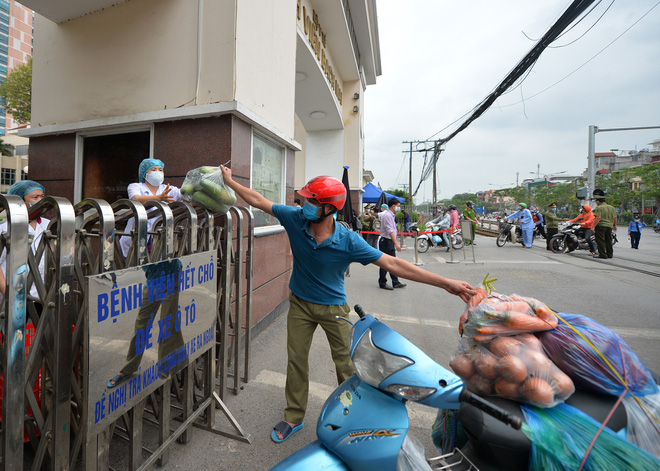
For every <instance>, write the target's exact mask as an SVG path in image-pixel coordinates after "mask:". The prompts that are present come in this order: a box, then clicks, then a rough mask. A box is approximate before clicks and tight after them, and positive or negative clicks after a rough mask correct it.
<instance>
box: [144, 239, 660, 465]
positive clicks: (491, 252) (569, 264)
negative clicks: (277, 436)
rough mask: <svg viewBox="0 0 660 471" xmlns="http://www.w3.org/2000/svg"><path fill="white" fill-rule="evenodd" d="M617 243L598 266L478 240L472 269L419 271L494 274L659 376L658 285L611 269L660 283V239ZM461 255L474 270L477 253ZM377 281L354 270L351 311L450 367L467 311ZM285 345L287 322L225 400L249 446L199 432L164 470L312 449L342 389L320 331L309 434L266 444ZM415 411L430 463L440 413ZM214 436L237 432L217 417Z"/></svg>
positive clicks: (259, 461) (423, 289)
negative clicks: (591, 327)
mask: <svg viewBox="0 0 660 471" xmlns="http://www.w3.org/2000/svg"><path fill="white" fill-rule="evenodd" d="M619 241H620V243H619V244H618V245H617V246H615V258H614V259H612V260H607V261H605V260H602V261H600V260H593V259H591V258H589V257H588V254H587V253H581V252H582V251H579V252H577V253H575V254H553V253H552V252H548V251H546V250H545V245H544V244H543V245H542V246H541V241H538V240H537V241H535V244H534V247H533V249H532V250H523V249H522V248H521V246H519V245H517V246H516V245H510V244H507V245H506V246H504V247H502V248H498V247H497V246H496V245H495V239H494V238H486V237H477V245H476V246H475V247H474V249H475V255H476V260H477V263H476V264H473V263H466V262H464V261H463V253H462V252H463V251H457V253H456V254H455V258H456V259H457V260H460V263H457V264H449V263H446V261H447V260H449V254H448V253H446V252H445V251H444V249H434V248H431V249H429V251H428V252H427V253H425V254H421V255H420V261H422V262H423V263H424V265H423V268H424V269H427V270H429V271H432V272H435V273H439V274H442V275H443V276H447V277H450V278H456V279H463V280H467V281H469V282H470V283H472V284H473V285H477V284H479V283H480V282H481V280H483V279H484V277H485V276H486V274H487V273H490V276H491V277H496V278H498V281H496V282H495V287H496V289H497V290H498V291H499V292H502V293H514V292H515V293H519V294H523V295H527V296H532V297H535V298H537V299H540V300H542V301H544V302H546V303H547V304H548V305H549V306H550V307H551V308H553V309H556V310H559V311H564V312H572V313H578V314H586V315H588V316H590V317H593V318H594V319H596V320H598V321H599V322H601V323H603V324H605V325H607V326H608V327H611V328H613V329H615V330H616V331H617V332H619V333H620V334H621V335H622V337H623V338H624V339H625V340H626V341H627V342H628V343H629V344H630V346H631V347H632V348H633V349H634V350H635V351H636V353H637V354H638V355H639V356H640V358H641V359H642V360H643V361H644V362H645V363H646V365H647V366H648V367H649V368H651V369H654V370H656V371H660V342H659V340H660V316H659V315H658V308H657V306H658V301H660V295H659V294H658V286H659V283H658V281H659V280H658V277H656V276H652V275H649V274H644V273H640V272H634V271H629V270H626V269H624V268H621V267H619V266H615V264H616V265H631V266H632V265H634V266H642V267H646V269H648V271H652V272H653V271H654V272H655V273H658V274H660V235H658V234H655V233H654V232H653V231H652V230H648V231H647V230H645V231H644V232H643V235H642V240H641V243H640V247H641V248H640V250H632V249H630V245H629V244H628V243H627V235H626V234H625V232H622V231H620V232H619ZM411 242H412V240H411V239H406V245H407V247H405V248H404V250H403V251H402V252H401V253H400V256H401V257H402V258H404V259H406V260H409V261H413V259H414V252H413V248H412V243H411ZM464 251H465V255H466V256H467V257H468V261H471V257H472V249H471V247H469V246H468V247H466V248H465V249H464ZM631 260H632V261H631ZM633 261H634V262H633ZM652 263H654V264H655V265H651V264H652ZM377 277H378V268H377V267H375V266H367V267H363V266H362V265H360V264H353V265H351V275H350V277H349V278H347V279H346V288H347V295H348V302H349V304H350V305H351V306H353V305H355V304H361V305H362V307H363V308H364V309H365V310H366V311H367V312H369V313H371V314H373V315H376V316H377V317H378V318H379V319H380V320H381V321H385V322H387V323H388V324H389V325H390V326H391V327H392V328H394V329H396V330H397V331H399V332H400V333H402V334H403V335H404V336H406V337H407V338H408V339H410V340H411V341H412V342H414V343H415V344H416V345H417V346H418V347H420V348H421V349H422V350H424V351H425V352H426V353H427V354H429V355H430V356H431V357H432V358H434V359H435V360H436V361H437V362H438V363H440V364H442V365H444V366H448V362H449V359H450V356H451V354H452V352H453V351H454V349H455V348H456V345H457V343H458V339H459V337H458V333H457V330H456V329H457V325H458V318H459V316H460V315H461V313H462V312H463V309H464V303H463V302H462V301H461V300H460V299H459V298H457V297H455V296H451V295H449V294H447V293H446V292H445V291H443V290H441V289H438V288H434V287H431V286H426V285H420V284H418V283H412V282H410V283H408V286H407V287H406V288H404V289H401V290H394V291H386V290H382V289H379V288H378V284H377ZM353 316H355V315H354V314H353ZM285 339H286V319H285V316H282V317H280V318H279V319H278V320H277V321H276V322H275V323H274V324H273V325H272V326H270V327H269V328H268V329H267V330H266V331H265V332H264V333H262V334H261V335H260V336H259V337H258V338H256V339H254V340H253V344H252V365H251V371H252V377H251V378H250V382H249V383H248V384H246V385H245V387H244V389H243V390H242V391H240V393H239V395H238V396H234V395H231V394H230V393H228V394H227V397H226V404H227V406H228V408H229V410H230V411H231V412H232V414H233V415H234V417H235V418H236V420H237V421H238V422H239V423H240V425H241V426H242V427H243V429H244V430H245V431H246V432H247V433H249V434H250V435H251V438H252V444H250V445H248V444H245V443H241V442H238V441H235V440H231V439H227V438H224V437H220V436H217V435H215V434H211V433H208V432H204V431H202V430H199V429H194V430H193V439H192V441H191V443H189V444H188V445H185V446H184V445H180V444H175V445H174V446H173V447H172V448H171V452H170V460H169V463H168V464H167V465H166V466H164V467H163V468H161V469H165V470H174V469H185V470H188V469H190V470H193V469H204V470H209V471H210V470H219V469H232V470H239V471H240V470H249V471H260V470H267V469H270V468H271V467H272V466H273V465H275V464H276V463H278V462H279V461H281V460H282V459H283V458H285V457H286V456H288V455H289V454H291V453H293V452H294V451H296V450H298V449H299V448H301V447H303V446H305V445H306V444H308V443H310V442H311V441H313V440H315V438H316V433H315V428H316V420H317V418H318V416H319V413H320V411H321V407H322V406H323V403H324V401H325V399H326V398H327V396H328V395H329V394H330V393H331V392H332V390H333V389H334V388H335V387H336V379H335V373H334V367H333V363H332V360H331V357H330V350H329V348H328V344H327V340H326V339H325V336H324V334H323V331H322V330H321V329H319V330H318V331H317V333H316V336H315V338H314V342H313V344H312V351H311V355H310V371H311V386H310V397H309V408H308V412H307V417H306V423H305V427H304V428H303V429H302V430H301V431H300V432H298V433H296V434H295V435H293V436H292V437H291V438H290V439H289V440H287V441H286V442H284V443H282V444H275V443H273V442H272V441H271V440H270V438H269V436H270V431H271V429H272V427H273V426H274V425H275V424H276V423H277V422H279V421H280V420H282V418H283V409H284V406H285V402H284V380H285V373H286V345H285ZM409 410H410V416H411V420H410V422H411V427H412V433H413V434H414V435H415V436H416V437H417V438H419V439H421V440H422V441H423V443H424V444H425V446H426V452H427V456H431V455H432V454H433V453H435V450H433V448H432V445H431V441H430V427H431V425H432V423H433V421H434V419H435V414H436V410H435V409H431V408H428V407H425V406H420V405H417V404H411V405H410V406H409ZM217 427H223V429H224V430H226V431H231V429H230V428H229V426H228V425H227V422H226V420H225V418H224V416H223V415H222V413H221V412H220V411H218V414H217ZM155 469H158V468H155Z"/></svg>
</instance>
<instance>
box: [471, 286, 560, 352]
mask: <svg viewBox="0 0 660 471" xmlns="http://www.w3.org/2000/svg"><path fill="white" fill-rule="evenodd" d="M556 326H557V317H556V316H555V315H554V313H553V311H552V310H550V309H549V308H548V307H547V306H546V305H545V304H544V303H542V302H541V301H538V300H537V299H534V298H528V297H525V296H519V295H517V294H512V295H510V296H506V295H503V294H499V293H494V292H493V293H490V294H489V293H488V291H487V289H486V288H484V287H479V288H477V293H476V294H475V295H474V296H472V298H470V301H469V302H468V303H467V307H466V309H465V312H464V313H463V315H462V316H461V321H460V324H459V333H461V334H462V335H465V336H467V337H470V338H473V339H474V340H476V341H477V342H490V341H491V340H493V339H494V338H495V337H497V336H501V335H514V334H521V333H530V332H540V331H544V330H551V329H554V328H555V327H556Z"/></svg>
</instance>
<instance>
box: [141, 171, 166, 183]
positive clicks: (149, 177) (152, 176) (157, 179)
mask: <svg viewBox="0 0 660 471" xmlns="http://www.w3.org/2000/svg"><path fill="white" fill-rule="evenodd" d="M144 179H145V180H146V181H147V182H148V183H150V184H152V185H153V186H159V185H160V184H161V183H163V180H165V174H164V173H163V172H149V173H147V174H146V175H145V176H144Z"/></svg>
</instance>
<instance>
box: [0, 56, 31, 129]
mask: <svg viewBox="0 0 660 471" xmlns="http://www.w3.org/2000/svg"><path fill="white" fill-rule="evenodd" d="M0 98H2V99H3V101H4V103H5V108H6V109H7V111H8V112H9V113H11V114H12V116H13V118H14V120H15V121H16V122H17V123H20V124H27V123H29V122H30V119H31V109H32V57H29V58H28V61H27V63H25V64H21V65H19V66H18V67H15V68H14V69H13V70H12V71H11V73H10V74H9V75H8V76H7V79H6V80H5V81H4V83H2V84H0Z"/></svg>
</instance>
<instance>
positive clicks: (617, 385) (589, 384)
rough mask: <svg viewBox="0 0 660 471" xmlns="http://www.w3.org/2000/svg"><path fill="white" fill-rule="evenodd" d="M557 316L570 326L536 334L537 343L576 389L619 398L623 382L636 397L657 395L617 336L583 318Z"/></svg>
mask: <svg viewBox="0 0 660 471" xmlns="http://www.w3.org/2000/svg"><path fill="white" fill-rule="evenodd" d="M559 316H560V317H561V318H562V319H563V320H564V321H566V322H567V323H568V324H570V325H568V324H566V323H564V322H560V323H559V325H558V326H557V328H556V329H554V330H552V331H549V332H543V333H541V334H539V340H541V343H542V344H543V348H544V350H545V351H546V353H547V354H548V356H549V357H550V358H551V359H552V361H553V362H554V363H555V364H556V365H557V366H558V367H559V368H560V369H561V370H562V371H564V372H566V374H568V375H569V376H570V377H571V379H572V380H573V382H574V383H575V385H576V386H578V387H580V388H583V389H586V390H588V391H594V392H599V393H603V394H609V395H612V396H619V395H620V394H621V393H622V392H623V391H624V390H625V389H626V388H625V386H624V385H623V382H622V381H625V383H626V384H627V385H628V387H629V388H630V390H631V391H632V392H633V393H635V395H637V396H646V395H647V394H656V393H657V392H658V386H657V385H656V383H655V380H654V379H653V376H652V375H651V372H650V371H649V370H648V369H647V368H646V366H644V363H642V361H641V360H640V359H639V358H638V357H637V355H635V352H633V351H632V349H631V348H630V347H629V346H628V344H627V343H626V342H625V341H624V340H623V339H622V338H621V336H620V335H619V334H617V333H616V332H614V331H613V330H610V329H608V328H607V327H605V326H603V325H601V324H599V323H598V322H596V321H594V320H593V319H590V318H588V317H586V316H580V315H578V314H565V313H559ZM594 347H595V349H597V350H595V349H594ZM601 354H602V357H601V356H600V355H601ZM610 365H611V366H612V367H613V368H614V370H615V371H616V373H615V372H614V371H612V369H611V368H610Z"/></svg>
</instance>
